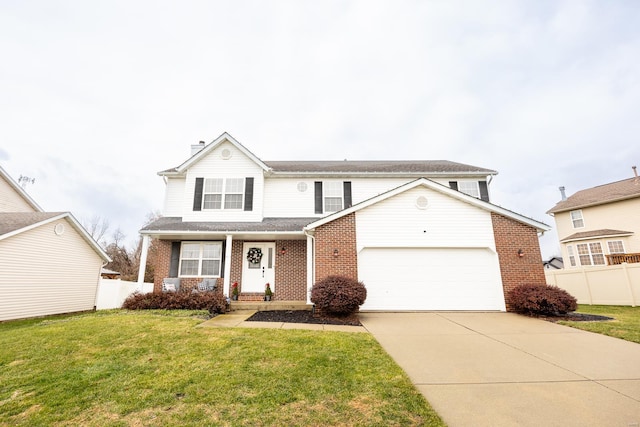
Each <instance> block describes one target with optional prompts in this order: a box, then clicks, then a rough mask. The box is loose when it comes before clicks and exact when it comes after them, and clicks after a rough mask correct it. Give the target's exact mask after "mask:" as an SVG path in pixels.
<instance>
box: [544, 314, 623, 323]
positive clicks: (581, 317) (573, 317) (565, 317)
mask: <svg viewBox="0 0 640 427" xmlns="http://www.w3.org/2000/svg"><path fill="white" fill-rule="evenodd" d="M535 317H537V318H538V319H543V320H547V321H549V322H554V323H555V322H559V321H561V320H562V321H568V322H601V321H605V320H614V318H613V317H608V316H601V315H598V314H588V313H576V312H573V313H567V314H561V315H558V316H535Z"/></svg>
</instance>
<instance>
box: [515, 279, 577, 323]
mask: <svg viewBox="0 0 640 427" xmlns="http://www.w3.org/2000/svg"><path fill="white" fill-rule="evenodd" d="M509 302H510V303H511V306H512V307H513V310H514V311H515V312H517V313H524V314H529V315H532V314H536V315H545V316H557V315H561V314H566V313H568V312H570V311H575V309H576V308H577V307H578V302H577V300H576V299H575V298H574V297H573V296H572V295H571V294H570V293H569V292H567V291H565V290H564V289H560V288H558V287H556V286H548V285H534V284H525V285H520V286H517V287H515V288H514V289H512V290H511V291H510V292H509Z"/></svg>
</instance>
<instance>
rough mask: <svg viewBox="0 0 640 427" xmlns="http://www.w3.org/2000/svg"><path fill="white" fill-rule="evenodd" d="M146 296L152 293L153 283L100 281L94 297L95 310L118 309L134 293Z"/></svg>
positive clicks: (116, 280) (118, 280) (117, 280)
mask: <svg viewBox="0 0 640 427" xmlns="http://www.w3.org/2000/svg"><path fill="white" fill-rule="evenodd" d="M136 291H137V292H140V293H142V294H146V293H149V292H153V283H143V284H142V286H139V285H138V283H137V282H127V281H124V280H120V279H115V280H114V279H100V285H99V286H98V296H97V297H96V310H106V309H109V308H120V307H121V306H122V303H123V302H124V300H125V299H126V298H127V297H128V296H129V295H131V294H132V293H134V292H136Z"/></svg>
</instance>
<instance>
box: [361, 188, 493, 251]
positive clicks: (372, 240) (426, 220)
mask: <svg viewBox="0 0 640 427" xmlns="http://www.w3.org/2000/svg"><path fill="white" fill-rule="evenodd" d="M419 197H425V198H426V199H427V203H428V205H427V207H426V209H419V208H418V207H417V206H416V202H417V199H418V198H419ZM356 217H357V222H356V223H357V236H358V243H357V247H358V252H360V251H361V250H362V249H363V248H365V247H405V248H412V247H429V248H438V247H440V248H489V249H491V250H493V251H495V241H494V238H493V232H492V222H491V214H490V213H489V212H487V211H485V210H483V209H480V208H477V207H475V206H472V205H469V204H467V203H464V202H462V201H460V200H456V199H454V198H452V197H450V196H447V195H445V194H442V193H439V192H437V191H434V190H431V189H428V188H423V187H417V188H414V189H411V190H408V191H406V192H404V193H402V194H398V195H397V196H394V197H392V198H389V199H387V200H383V201H381V202H379V203H376V204H375V205H372V206H369V207H367V208H365V209H362V210H360V211H358V212H357V213H356Z"/></svg>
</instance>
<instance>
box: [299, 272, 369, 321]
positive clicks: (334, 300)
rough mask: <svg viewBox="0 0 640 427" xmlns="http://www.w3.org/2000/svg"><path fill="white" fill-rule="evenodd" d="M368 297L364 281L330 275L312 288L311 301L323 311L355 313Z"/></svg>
mask: <svg viewBox="0 0 640 427" xmlns="http://www.w3.org/2000/svg"><path fill="white" fill-rule="evenodd" d="M365 299H367V289H366V288H365V287H364V284H363V283H362V282H358V281H357V280H355V279H351V278H349V277H344V276H328V277H326V278H324V279H322V280H320V281H319V282H316V283H315V284H314V285H313V287H312V288H311V302H312V303H314V304H315V305H316V307H317V308H318V309H320V310H321V312H323V313H328V314H337V315H348V314H351V313H355V312H356V311H357V310H358V308H359V307H360V306H361V305H362V304H363V303H364V301H365Z"/></svg>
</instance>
